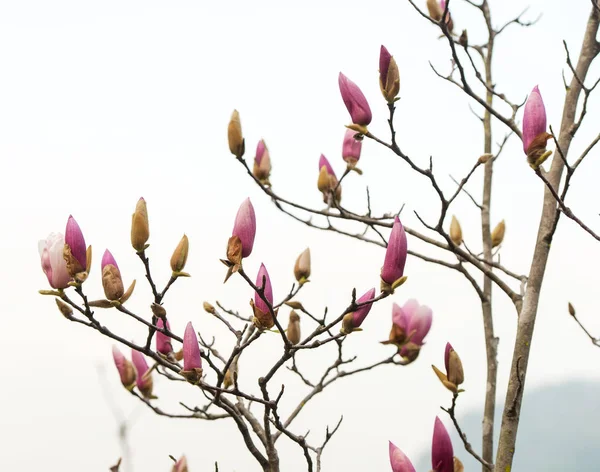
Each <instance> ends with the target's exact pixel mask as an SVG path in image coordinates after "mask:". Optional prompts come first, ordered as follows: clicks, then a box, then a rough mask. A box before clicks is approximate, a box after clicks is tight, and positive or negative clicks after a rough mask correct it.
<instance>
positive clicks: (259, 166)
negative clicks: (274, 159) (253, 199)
mask: <svg viewBox="0 0 600 472" xmlns="http://www.w3.org/2000/svg"><path fill="white" fill-rule="evenodd" d="M252 174H253V175H254V177H256V178H257V179H258V181H259V182H260V183H262V184H263V185H270V184H269V176H270V175H271V155H270V154H269V150H268V149H267V145H266V144H265V141H264V140H263V139H261V140H260V141H259V142H258V146H256V157H255V158H254V167H253V169H252Z"/></svg>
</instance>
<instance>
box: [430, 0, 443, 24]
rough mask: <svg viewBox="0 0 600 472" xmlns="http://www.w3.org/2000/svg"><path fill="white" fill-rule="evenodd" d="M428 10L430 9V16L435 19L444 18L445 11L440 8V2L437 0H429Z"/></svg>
mask: <svg viewBox="0 0 600 472" xmlns="http://www.w3.org/2000/svg"><path fill="white" fill-rule="evenodd" d="M427 10H428V11H429V16H430V17H431V18H433V19H434V20H435V21H440V20H441V19H442V15H443V13H444V12H443V10H442V9H441V8H440V4H439V3H438V2H437V0H427Z"/></svg>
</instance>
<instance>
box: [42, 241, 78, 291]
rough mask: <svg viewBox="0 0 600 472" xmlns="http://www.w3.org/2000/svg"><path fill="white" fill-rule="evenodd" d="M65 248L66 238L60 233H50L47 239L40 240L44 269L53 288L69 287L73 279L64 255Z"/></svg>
mask: <svg viewBox="0 0 600 472" xmlns="http://www.w3.org/2000/svg"><path fill="white" fill-rule="evenodd" d="M64 248H65V238H64V237H63V235H62V234H60V233H59V234H56V233H50V235H49V236H48V237H47V238H46V239H43V240H41V241H39V242H38V250H39V252H40V258H41V262H42V270H43V271H44V274H46V277H47V278H48V283H49V284H50V286H51V287H52V288H59V289H63V288H67V287H68V286H69V281H70V280H71V276H70V275H69V272H68V270H67V262H66V261H65V258H64V257H63V253H64Z"/></svg>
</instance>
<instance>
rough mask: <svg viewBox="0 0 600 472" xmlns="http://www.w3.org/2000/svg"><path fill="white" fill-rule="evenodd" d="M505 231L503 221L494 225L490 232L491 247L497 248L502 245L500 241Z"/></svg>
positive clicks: (502, 239)
mask: <svg viewBox="0 0 600 472" xmlns="http://www.w3.org/2000/svg"><path fill="white" fill-rule="evenodd" d="M505 231H506V224H505V223H504V220H502V221H501V222H500V223H498V224H497V225H496V227H495V228H494V230H493V231H492V247H497V246H500V244H502V241H504V233H505Z"/></svg>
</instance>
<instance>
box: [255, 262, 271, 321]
mask: <svg viewBox="0 0 600 472" xmlns="http://www.w3.org/2000/svg"><path fill="white" fill-rule="evenodd" d="M256 286H257V287H258V289H259V290H260V292H258V291H255V292H254V300H250V306H251V307H252V310H253V311H254V317H253V318H252V322H253V323H254V325H255V326H256V327H257V328H258V329H260V330H265V329H271V328H272V327H273V326H274V325H275V318H274V316H277V310H276V309H274V308H273V287H272V286H271V278H270V277H269V273H268V272H267V268H266V267H265V265H264V264H261V265H260V269H259V270H258V274H257V276H256ZM265 300H266V301H265Z"/></svg>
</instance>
